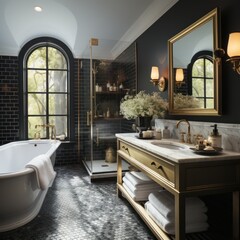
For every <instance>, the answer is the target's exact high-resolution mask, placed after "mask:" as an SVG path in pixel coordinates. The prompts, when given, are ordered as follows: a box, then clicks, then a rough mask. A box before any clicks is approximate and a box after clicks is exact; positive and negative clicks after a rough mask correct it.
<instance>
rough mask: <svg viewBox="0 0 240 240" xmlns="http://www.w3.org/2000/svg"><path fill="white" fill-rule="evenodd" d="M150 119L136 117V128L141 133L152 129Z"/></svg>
mask: <svg viewBox="0 0 240 240" xmlns="http://www.w3.org/2000/svg"><path fill="white" fill-rule="evenodd" d="M151 121H152V117H137V118H136V127H137V128H139V130H141V131H145V130H148V129H152V126H151Z"/></svg>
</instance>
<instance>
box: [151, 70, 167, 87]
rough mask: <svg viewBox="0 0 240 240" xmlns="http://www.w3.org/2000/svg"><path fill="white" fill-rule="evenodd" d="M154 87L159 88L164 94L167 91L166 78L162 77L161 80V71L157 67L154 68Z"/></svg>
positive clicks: (152, 76)
mask: <svg viewBox="0 0 240 240" xmlns="http://www.w3.org/2000/svg"><path fill="white" fill-rule="evenodd" d="M150 82H152V83H153V85H154V86H158V89H159V90H160V91H161V92H163V91H165V89H166V78H164V77H161V78H160V79H159V69H158V67H156V66H152V70H151V81H150Z"/></svg>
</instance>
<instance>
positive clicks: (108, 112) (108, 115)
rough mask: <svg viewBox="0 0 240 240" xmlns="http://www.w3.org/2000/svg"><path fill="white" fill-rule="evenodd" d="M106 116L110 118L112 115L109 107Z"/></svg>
mask: <svg viewBox="0 0 240 240" xmlns="http://www.w3.org/2000/svg"><path fill="white" fill-rule="evenodd" d="M106 117H107V118H109V117H110V110H109V108H108V110H107V114H106Z"/></svg>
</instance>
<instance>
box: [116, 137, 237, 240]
mask: <svg viewBox="0 0 240 240" xmlns="http://www.w3.org/2000/svg"><path fill="white" fill-rule="evenodd" d="M117 145H118V170H117V189H118V195H119V196H122V195H124V197H125V198H127V200H128V201H129V202H130V204H131V205H132V206H133V208H134V209H135V210H136V211H137V212H138V214H139V215H140V216H141V217H142V219H143V220H144V221H145V223H146V224H147V225H148V226H149V228H150V229H151V230H152V232H153V233H154V234H155V236H156V237H157V238H158V239H164V240H165V239H166V240H167V239H172V238H171V237H170V236H168V235H167V234H166V233H165V232H164V231H163V230H162V229H161V228H160V227H159V226H158V225H157V224H156V223H155V222H154V221H153V220H152V219H151V218H150V217H149V216H148V214H147V212H146V211H145V209H144V206H143V204H142V203H139V202H135V201H134V200H133V199H132V198H131V197H130V196H129V194H128V193H127V192H126V191H125V189H124V188H123V186H122V160H125V161H127V162H128V163H129V164H130V165H132V166H133V167H135V168H136V169H138V170H140V171H142V172H144V173H145V174H146V175H148V176H149V177H150V178H151V179H153V180H154V181H155V182H157V183H158V184H159V185H161V186H162V187H164V188H165V189H166V190H167V191H169V192H171V193H172V194H173V195H174V197H175V223H176V224H175V234H176V235H175V238H174V239H176V240H184V239H185V198H186V197H190V196H200V195H209V194H217V193H224V192H232V193H233V239H234V240H239V211H240V210H239V189H240V160H239V159H231V158H229V159H226V160H219V161H218V160H213V161H208V160H207V161H196V162H193V161H191V162H187V161H186V162H185V161H183V162H175V161H171V160H169V159H167V158H164V157H162V156H161V155H156V154H154V153H152V152H151V151H148V150H146V149H143V148H141V147H139V146H137V145H134V144H132V143H131V142H128V141H124V140H122V139H119V138H118V142H117Z"/></svg>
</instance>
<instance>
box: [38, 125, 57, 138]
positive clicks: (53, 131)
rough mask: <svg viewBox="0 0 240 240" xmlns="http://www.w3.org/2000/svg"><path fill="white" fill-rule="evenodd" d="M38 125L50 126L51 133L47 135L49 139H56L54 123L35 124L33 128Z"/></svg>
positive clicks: (42, 126)
mask: <svg viewBox="0 0 240 240" xmlns="http://www.w3.org/2000/svg"><path fill="white" fill-rule="evenodd" d="M38 127H41V128H49V129H50V128H51V134H50V136H49V139H54V140H56V127H55V125H54V124H37V125H35V129H37V128H38Z"/></svg>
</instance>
